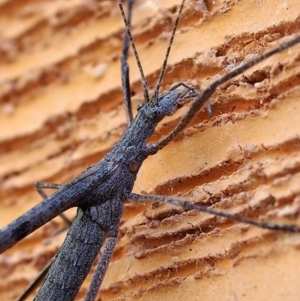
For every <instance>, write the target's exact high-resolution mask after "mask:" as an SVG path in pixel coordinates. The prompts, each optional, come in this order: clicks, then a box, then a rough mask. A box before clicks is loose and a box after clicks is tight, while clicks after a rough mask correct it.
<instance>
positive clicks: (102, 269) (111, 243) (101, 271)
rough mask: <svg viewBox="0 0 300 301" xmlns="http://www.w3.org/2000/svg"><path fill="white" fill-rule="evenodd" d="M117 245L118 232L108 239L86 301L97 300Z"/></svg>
mask: <svg viewBox="0 0 300 301" xmlns="http://www.w3.org/2000/svg"><path fill="white" fill-rule="evenodd" d="M116 243H117V232H116V233H115V234H114V236H110V237H109V238H108V239H107V242H106V244H105V247H104V250H103V252H102V253H101V256H100V258H99V261H98V264H97V268H96V271H95V273H94V275H93V279H92V282H91V284H90V287H89V290H88V293H87V295H86V297H85V301H94V300H95V298H96V295H97V293H98V291H99V288H100V286H101V283H102V281H103V278H104V275H105V273H106V270H107V267H108V265H109V262H110V258H111V256H112V253H113V252H114V248H115V245H116Z"/></svg>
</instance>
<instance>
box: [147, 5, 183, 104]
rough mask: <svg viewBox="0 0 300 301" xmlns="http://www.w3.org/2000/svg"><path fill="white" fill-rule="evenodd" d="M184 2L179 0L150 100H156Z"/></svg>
mask: <svg viewBox="0 0 300 301" xmlns="http://www.w3.org/2000/svg"><path fill="white" fill-rule="evenodd" d="M184 2H185V0H183V1H182V2H181V5H180V8H179V12H178V14H177V17H176V20H175V24H174V27H173V30H172V34H171V38H170V41H169V45H168V48H167V52H166V55H165V59H164V61H163V64H162V67H161V69H160V74H159V77H158V80H157V83H156V85H155V88H154V92H153V97H152V100H153V101H154V102H157V100H158V96H159V88H160V85H161V82H162V80H163V77H164V74H165V71H166V67H167V63H168V58H169V55H170V51H171V47H172V44H173V40H174V37H175V33H176V30H177V26H178V23H179V19H180V15H181V13H182V10H183V6H184Z"/></svg>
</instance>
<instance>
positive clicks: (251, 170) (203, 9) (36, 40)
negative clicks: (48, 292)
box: [0, 0, 300, 301]
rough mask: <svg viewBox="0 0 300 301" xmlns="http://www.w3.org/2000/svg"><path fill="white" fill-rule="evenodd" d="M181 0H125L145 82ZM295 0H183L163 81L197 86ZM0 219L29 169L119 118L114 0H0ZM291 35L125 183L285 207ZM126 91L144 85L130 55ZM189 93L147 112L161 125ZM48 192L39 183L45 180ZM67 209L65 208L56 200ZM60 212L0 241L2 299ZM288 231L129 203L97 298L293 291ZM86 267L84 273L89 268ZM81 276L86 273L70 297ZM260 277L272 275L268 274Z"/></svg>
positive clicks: (220, 202) (280, 37) (275, 31)
mask: <svg viewBox="0 0 300 301" xmlns="http://www.w3.org/2000/svg"><path fill="white" fill-rule="evenodd" d="M179 3H180V0H169V1H158V0H152V1H151V0H149V1H137V3H136V5H135V10H134V12H133V17H134V20H133V35H134V38H135V41H136V44H137V48H138V50H139V55H140V58H141V61H142V64H143V67H144V71H145V74H146V77H147V80H148V83H149V86H150V87H153V86H154V85H155V81H156V79H157V76H158V74H159V70H160V66H161V63H162V60H163V57H164V54H165V50H166V47H167V43H168V38H169V34H170V32H171V29H172V25H173V22H174V18H175V15H176V11H177V8H178V5H179ZM299 12H300V4H299V1H298V0H285V1H272V0H269V1H254V0H253V1H251V0H250V1H249V0H240V1H238V0H236V1H234V0H232V1H230V0H227V1H226V0H216V1H187V3H186V6H185V9H184V12H183V16H182V18H181V22H180V25H179V31H178V33H177V34H176V38H175V43H174V46H173V48H172V51H171V56H170V60H169V64H168V69H167V73H166V76H165V79H164V81H163V85H162V88H161V92H162V91H166V90H168V88H169V87H170V85H172V84H173V83H175V82H179V81H185V82H188V83H190V84H194V85H197V83H200V84H201V87H202V88H203V87H206V86H207V85H208V84H209V83H211V82H212V81H213V80H214V79H216V78H218V77H219V76H221V75H222V74H224V73H226V71H229V70H231V69H232V68H234V66H236V65H237V64H240V63H241V62H243V61H248V60H249V59H251V58H252V57H256V56H257V55H259V54H261V53H264V52H266V51H267V50H269V49H272V48H274V47H275V46H277V45H279V44H281V43H284V42H285V41H287V40H289V39H290V37H293V36H295V35H296V34H299V33H300V30H299V27H300V26H299V22H300V19H299ZM0 28H1V32H0V38H1V41H0V60H1V64H0V114H1V116H0V141H1V142H0V143H1V144H0V179H1V186H0V187H1V191H0V202H1V203H0V227H3V226H5V225H6V224H8V223H9V222H10V221H11V220H13V219H15V218H17V217H18V216H19V215H20V214H22V213H23V212H25V211H26V210H28V209H29V208H31V207H32V206H34V205H35V204H37V203H38V202H40V196H39V195H38V194H37V193H36V192H35V190H34V188H33V185H34V182H35V181H47V182H53V183H66V182H67V181H69V180H70V179H72V178H73V177H74V176H76V175H78V174H79V173H80V172H81V171H83V170H84V169H85V168H86V167H87V166H89V165H92V164H94V163H95V162H97V161H98V160H100V159H101V158H102V157H103V156H104V155H105V154H106V152H107V151H109V150H110V149H111V147H112V146H113V145H114V144H115V143H116V142H117V141H118V139H119V138H120V136H121V134H122V133H123V132H124V130H125V129H126V119H125V115H124V110H123V107H122V91H121V87H120V82H121V79H120V78H121V77H120V64H119V56H120V51H121V45H122V36H123V30H124V25H123V23H122V20H121V19H120V16H119V12H118V8H117V4H116V1H103V2H102V1H92V0H89V1H88V0H85V1H82V0H80V1H79V0H77V1H76V0H70V1H50V2H49V1H34V0H28V1H13V0H2V1H0ZM299 59H300V47H299V46H296V47H293V48H292V49H290V50H289V51H286V52H284V53H281V54H279V55H276V56H274V57H272V58H270V59H268V60H267V61H266V62H263V63H261V64H260V65H258V66H256V67H255V68H252V69H251V70H249V71H247V72H245V74H244V75H243V76H240V77H237V78H235V79H233V80H231V81H230V82H229V83H228V84H226V85H224V86H222V87H221V88H220V89H219V90H218V91H217V93H216V94H215V95H214V97H213V98H212V99H211V102H212V108H213V116H212V117H211V118H210V117H209V116H208V115H207V113H206V111H205V110H202V111H201V112H200V113H199V114H197V117H196V118H195V119H194V121H193V122H192V124H191V125H190V127H189V128H188V129H187V130H186V131H185V132H184V133H182V134H181V135H180V137H178V139H176V141H174V142H173V143H171V144H170V145H169V146H168V147H166V148H165V149H163V150H162V151H160V152H159V153H158V154H157V155H156V156H154V157H151V158H149V159H148V160H147V161H146V162H145V164H144V165H143V167H142V170H141V171H140V173H139V177H138V180H137V181H136V185H135V188H134V191H135V192H141V191H145V192H148V193H157V194H163V195H180V196H182V197H187V198H188V199H190V200H191V201H195V202H197V203H206V204H215V207H216V208H220V209H223V210H226V211H229V212H232V213H237V214H240V215H244V216H247V217H251V218H253V219H258V220H259V219H266V220H270V221H277V222H281V223H297V224H298V225H300V221H299V218H298V215H299V207H300V185H299V183H300V151H299V150H300V138H299V137H300V118H299V116H300V90H299V83H300V64H299V63H300V62H299ZM129 64H130V66H131V83H132V89H133V94H134V97H133V99H134V104H133V106H134V107H136V105H137V104H138V103H139V102H141V101H142V91H141V85H140V82H139V74H138V72H137V68H136V64H135V62H134V59H133V57H132V56H130V58H129ZM187 108H188V103H186V104H185V105H184V106H183V107H182V108H181V109H180V110H179V111H178V112H177V113H176V114H175V115H173V116H172V117H171V118H168V119H166V120H165V121H163V123H162V124H161V125H160V126H159V127H158V129H157V131H156V134H155V135H154V136H153V138H152V139H151V141H156V140H157V139H159V138H161V137H162V136H163V135H165V134H166V133H167V132H168V131H170V129H172V128H173V127H174V125H175V124H176V123H177V122H178V120H179V118H180V116H182V114H183V113H184V112H185V111H186V109H187ZM49 193H51V192H49ZM68 216H70V217H71V216H74V211H70V212H68ZM63 227H64V225H63V223H62V222H61V220H60V219H59V218H57V219H55V220H54V221H52V222H50V223H49V224H47V225H46V226H45V227H43V228H41V229H40V230H38V231H36V232H35V233H34V234H33V235H31V236H30V237H28V238H27V239H25V240H24V241H22V242H21V243H19V244H18V245H16V246H15V247H13V248H12V249H10V250H9V251H8V252H6V253H5V254H3V255H1V256H0V278H1V283H0V296H1V300H8V301H9V300H13V299H14V298H15V297H16V296H18V295H19V294H20V292H21V291H22V290H23V289H24V287H26V285H27V284H28V282H30V281H31V280H32V279H33V278H34V277H35V275H36V274H37V273H38V271H39V270H40V269H41V268H42V266H43V265H44V264H45V262H47V261H48V260H49V259H50V258H51V256H53V255H54V254H55V252H56V251H57V250H58V248H59V246H60V244H61V242H62V240H63V238H64V235H65V234H60V235H58V236H55V238H53V234H54V233H55V232H57V230H58V229H61V228H63ZM299 245H300V239H299V235H297V234H289V233H281V232H271V231H265V230H260V229H256V228H253V227H248V226H246V225H241V224H237V223H231V222H228V221H224V220H221V219H216V218H214V217H211V216H207V215H204V214H198V213H196V212H182V210H181V209H180V208H176V207H172V206H165V205H158V204H156V203H155V204H153V205H148V206H143V205H138V204H130V205H128V206H127V207H126V208H125V211H124V214H123V218H122V221H121V225H120V233H119V242H118V244H117V247H116V250H115V253H114V256H113V259H112V262H111V265H110V267H109V270H108V272H107V276H106V278H105V279H104V283H103V285H102V289H101V298H102V299H101V300H125V299H126V300H129V299H130V300H162V299H163V300H207V301H208V300H285V301H287V300H298V298H299V293H300V289H299V285H298V281H297V279H299V277H300V268H299V260H300V252H299ZM88 279H90V277H88ZM87 286H88V282H85V283H84V285H83V287H82V288H81V290H80V292H79V295H78V297H77V300H80V298H82V297H83V295H84V292H85V291H86V288H87ZM270 288H271V289H270Z"/></svg>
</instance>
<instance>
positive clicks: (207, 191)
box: [56, 82, 267, 273]
mask: <svg viewBox="0 0 300 301" xmlns="http://www.w3.org/2000/svg"><path fill="white" fill-rule="evenodd" d="M259 83H260V82H259ZM246 84H247V82H246ZM228 119H229V117H228ZM217 121H218V120H217ZM218 122H221V123H222V121H218ZM197 147H199V145H198V146H197ZM264 147H266V146H264ZM266 148H267V147H266ZM242 150H243V149H242ZM244 151H246V152H247V151H251V149H250V150H249V149H248V148H246V149H245V150H244ZM202 155H203V154H202ZM56 182H57V181H56ZM171 183H172V181H171ZM172 184H174V183H172ZM172 187H173V189H174V187H176V185H171V188H172ZM177 187H178V186H177ZM177 189H178V188H177ZM206 193H207V194H208V195H209V193H210V191H209V190H206ZM164 214H166V213H164ZM194 227H195V226H193V228H194ZM200 230H201V229H200ZM174 231H176V229H174ZM185 231H187V230H185ZM195 231H199V229H196V230H195ZM188 232H189V231H187V233H188ZM183 233H184V231H183ZM166 236H168V235H166ZM179 237H180V235H179ZM137 240H138V239H137ZM161 240H163V238H162V239H161ZM140 256H141V255H140ZM178 270H180V268H178V269H176V271H178ZM176 271H175V272H174V273H176ZM170 273H171V272H170Z"/></svg>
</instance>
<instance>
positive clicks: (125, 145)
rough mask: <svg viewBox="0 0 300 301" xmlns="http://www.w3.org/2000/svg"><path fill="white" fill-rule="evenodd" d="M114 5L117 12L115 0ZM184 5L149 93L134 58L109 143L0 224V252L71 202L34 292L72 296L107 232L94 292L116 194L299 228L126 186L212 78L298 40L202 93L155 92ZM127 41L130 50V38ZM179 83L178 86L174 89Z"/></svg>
mask: <svg viewBox="0 0 300 301" xmlns="http://www.w3.org/2000/svg"><path fill="white" fill-rule="evenodd" d="M132 4H133V1H129V8H131V5H132ZM119 5H120V7H121V11H122V13H123V9H122V5H121V3H120V1H119ZM183 5H184V1H183V2H182V4H181V7H180V10H179V14H178V19H177V21H176V24H175V26H174V32H173V34H172V39H171V41H170V46H169V48H168V50H167V54H166V59H165V61H164V64H163V67H162V70H161V74H160V76H159V79H158V82H157V85H156V87H155V89H154V93H153V97H152V98H151V99H150V97H149V95H148V87H147V83H146V80H145V78H144V75H143V72H142V69H141V67H140V65H139V67H140V71H141V77H142V84H143V90H144V97H145V103H144V104H143V105H142V106H140V107H139V110H138V114H137V116H136V117H135V118H134V120H133V121H132V123H131V125H130V127H129V128H128V130H127V131H126V133H125V134H124V136H123V137H122V138H121V139H120V141H119V142H118V143H117V145H116V146H115V147H114V148H113V150H112V151H111V152H109V153H108V154H107V155H106V156H105V157H104V159H102V160H101V161H100V162H99V163H97V164H95V165H93V166H91V167H90V168H88V169H87V170H86V171H84V172H83V173H82V174H81V175H79V176H78V177H76V178H75V179H74V180H72V181H71V182H70V183H68V184H67V185H65V186H60V185H59V186H55V185H54V186H53V188H58V187H59V190H58V191H57V192H56V193H54V194H53V195H51V196H50V197H48V198H47V199H46V200H44V201H43V202H42V203H40V204H39V205H37V206H36V207H34V208H33V209H32V210H30V211H29V212H27V213H26V214H24V215H23V216H21V217H20V218H19V219H17V220H16V221H14V222H13V223H11V224H10V225H8V226H7V227H5V228H4V229H2V230H1V232H0V252H1V253H2V252H4V251H5V250H6V249H8V248H10V247H11V246H13V245H14V244H15V243H16V242H18V241H19V240H21V239H22V238H24V237H25V236H27V235H28V234H30V233H31V232H33V231H34V230H36V229H37V228H39V227H40V226H42V225H43V224H45V223H46V222H48V221H49V220H51V219H53V218H54V217H55V216H57V215H58V214H60V213H62V212H63V211H65V210H67V209H68V208H71V207H75V206H76V207H78V211H77V216H76V219H75V221H74V222H73V224H72V226H71V228H70V230H69V232H68V235H67V238H66V240H65V242H64V244H63V245H62V247H61V249H60V251H59V253H58V255H57V257H56V259H55V261H54V263H53V265H52V266H51V268H50V270H49V272H48V274H47V276H46V279H45V282H44V284H43V286H42V288H41V289H40V291H39V293H38V295H37V297H36V299H35V300H73V299H74V298H75V296H76V294H77V292H78V290H79V288H80V285H81V283H82V282H83V280H84V279H85V277H86V275H87V273H88V271H89V269H90V267H91V265H92V263H93V260H94V259H95V257H96V255H97V254H98V252H99V249H100V248H101V246H102V244H103V242H104V240H105V238H106V237H108V239H107V242H106V245H105V249H104V251H103V253H102V255H101V258H100V261H99V263H98V266H97V270H96V273H95V275H94V277H93V280H92V283H91V286H90V290H89V292H88V294H87V297H86V300H94V299H95V296H96V294H97V291H98V289H99V287H100V285H101V282H102V279H103V277H104V274H105V271H106V269H107V266H108V264H109V260H110V257H111V255H112V252H113V249H114V246H115V244H116V240H117V234H118V224H119V220H120V217H121V215H122V211H123V202H124V201H125V200H133V201H139V200H157V201H161V202H168V203H172V204H176V205H179V206H182V207H183V208H189V209H196V210H199V211H204V212H207V213H211V214H214V215H218V216H222V217H225V218H230V219H234V220H238V221H242V222H246V223H249V224H252V225H256V226H259V227H263V228H267V229H273V230H286V231H293V232H300V229H299V228H298V227H296V226H294V225H277V224H272V223H267V222H266V223H264V222H255V221H252V220H249V219H246V218H242V217H238V216H234V215H231V214H227V213H224V212H218V211H216V210H212V209H210V208H207V207H205V206H197V205H193V204H191V203H189V202H186V201H182V200H178V199H174V198H166V197H162V196H153V195H145V196H143V195H138V194H134V193H132V192H131V190H132V188H133V184H134V181H135V178H136V175H137V173H138V171H139V169H140V167H141V165H142V163H143V161H144V160H145V159H146V158H147V157H148V156H150V155H154V154H155V153H157V152H158V151H159V150H160V149H162V148H163V147H164V146H166V145H167V144H168V143H169V142H170V141H171V140H172V139H173V138H174V137H175V136H176V135H177V134H178V133H180V132H181V131H182V130H183V129H184V128H185V127H186V126H187V124H188V123H189V122H190V121H191V119H192V118H193V117H194V115H195V114H196V113H197V112H198V110H199V109H200V108H201V107H202V106H203V105H204V104H205V103H206V102H208V100H209V98H210V96H211V95H212V94H213V93H214V91H215V89H216V88H217V87H218V86H219V85H221V84H222V83H225V82H226V81H228V80H229V79H231V78H233V77H234V76H236V75H238V74H240V73H242V72H243V71H245V70H246V69H247V68H249V67H251V66H253V65H254V64H256V63H258V62H260V61H262V60H263V59H266V58H267V57H269V56H271V55H273V54H275V53H277V52H279V51H282V50H284V49H286V48H288V47H291V46H292V45H294V44H296V43H299V42H300V37H297V38H295V39H293V40H291V41H290V42H288V43H286V44H284V45H282V46H280V47H278V48H276V49H274V50H273V51H271V52H269V53H267V54H265V55H263V56H261V57H259V58H257V59H255V60H253V61H250V62H249V63H247V64H245V65H242V66H240V67H238V68H237V69H235V70H234V71H231V72H230V73H228V74H227V75H225V76H224V77H222V78H220V79H219V80H217V81H215V82H214V83H213V84H212V85H210V86H209V87H208V88H207V89H206V90H204V91H203V92H201V93H199V92H197V91H196V90H195V89H194V88H193V87H191V86H189V85H186V84H184V83H179V84H177V85H175V86H174V87H173V88H172V89H171V90H170V91H168V92H166V93H163V94H159V87H160V84H161V80H162V78H163V75H164V72H165V68H166V63H167V58H168V55H169V51H170V49H171V44H172V40H173V38H174V34H175V30H176V26H177V23H178V20H179V16H180V13H181V10H182V8H183ZM129 11H130V9H129ZM123 14H124V13H123ZM129 19H130V18H129ZM129 28H130V27H129V25H128V24H127V29H128V36H129V37H130V39H131V33H130V30H129ZM124 45H125V46H124V51H123V56H122V70H123V73H122V74H123V89H124V95H125V96H124V97H125V100H126V103H130V97H129V95H130V88H129V84H128V82H129V81H128V66H127V62H126V60H127V54H128V50H127V46H128V38H125V43H124ZM133 48H134V52H135V54H136V50H135V47H134V44H133ZM136 56H137V54H136ZM138 64H139V61H138ZM181 86H182V87H184V88H185V89H184V90H181V89H178V88H179V87H181ZM188 98H195V99H194V101H193V102H192V104H191V107H190V109H189V111H188V112H187V113H186V115H185V116H184V117H183V119H182V120H181V122H180V123H179V124H178V126H177V127H176V128H175V129H174V130H173V131H172V132H171V133H170V134H169V135H168V136H167V137H165V138H164V139H163V140H162V141H160V142H158V143H157V144H150V145H146V141H147V139H148V138H149V137H150V136H151V135H152V134H153V132H154V129H155V126H156V125H157V123H158V122H159V121H161V120H162V119H163V118H164V117H165V116H167V115H171V114H173V113H174V112H175V111H176V107H177V105H178V104H179V103H180V102H181V101H183V100H185V99H188ZM127 107H128V106H127ZM128 112H129V113H128V114H127V115H128V121H129V123H130V122H131V120H132V114H131V113H130V112H131V110H130V109H129V110H128ZM45 186H46V187H47V185H44V186H43V185H40V188H43V187H45Z"/></svg>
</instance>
